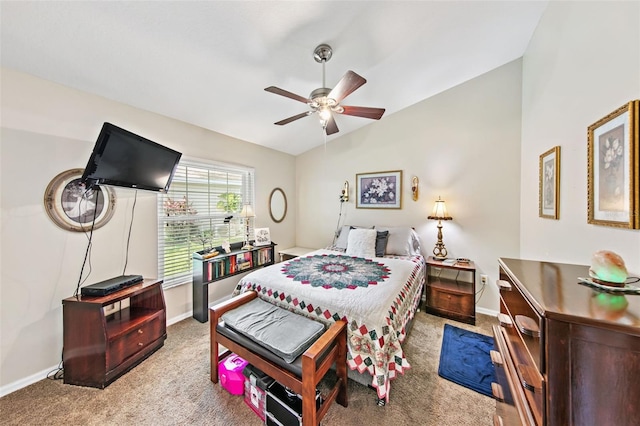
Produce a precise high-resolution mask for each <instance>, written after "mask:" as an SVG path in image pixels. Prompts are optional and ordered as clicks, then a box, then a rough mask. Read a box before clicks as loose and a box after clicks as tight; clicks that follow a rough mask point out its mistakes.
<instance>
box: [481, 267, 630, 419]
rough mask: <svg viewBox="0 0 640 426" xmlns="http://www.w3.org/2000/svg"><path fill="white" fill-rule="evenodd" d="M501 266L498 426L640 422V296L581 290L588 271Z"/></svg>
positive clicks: (496, 356)
mask: <svg viewBox="0 0 640 426" xmlns="http://www.w3.org/2000/svg"><path fill="white" fill-rule="evenodd" d="M498 263H499V267H500V279H499V280H498V286H499V288H500V315H499V321H500V325H499V326H494V329H493V332H494V337H495V340H496V351H493V352H492V354H491V356H492V360H493V362H494V365H495V367H496V377H497V380H498V383H494V386H493V392H494V395H495V396H496V399H497V400H498V402H497V403H496V413H495V416H494V423H495V424H496V425H503V424H504V425H520V424H524V425H538V426H539V425H563V426H564V425H580V426H583V425H616V426H621V425H638V424H640V296H634V295H628V296H619V295H611V294H607V293H602V292H597V291H595V290H592V289H590V288H588V287H586V286H584V285H581V284H578V280H577V278H578V277H588V269H589V268H588V267H587V266H582V265H569V264H562V263H553V262H539V261H531V260H520V259H507V258H500V259H499V260H498Z"/></svg>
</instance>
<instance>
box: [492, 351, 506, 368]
mask: <svg viewBox="0 0 640 426" xmlns="http://www.w3.org/2000/svg"><path fill="white" fill-rule="evenodd" d="M489 355H490V356H491V363H492V364H493V365H502V364H503V363H504V362H503V361H502V355H500V352H498V351H494V350H490V351H489Z"/></svg>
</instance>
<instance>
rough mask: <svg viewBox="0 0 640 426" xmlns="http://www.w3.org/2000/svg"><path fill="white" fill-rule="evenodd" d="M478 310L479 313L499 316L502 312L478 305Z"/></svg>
mask: <svg viewBox="0 0 640 426" xmlns="http://www.w3.org/2000/svg"><path fill="white" fill-rule="evenodd" d="M476 312H477V313H479V314H484V315H490V316H492V317H497V316H498V314H499V313H500V312H498V311H494V310H493V309H487V308H481V307H479V306H476Z"/></svg>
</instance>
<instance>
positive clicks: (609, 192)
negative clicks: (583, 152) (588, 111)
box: [587, 100, 640, 229]
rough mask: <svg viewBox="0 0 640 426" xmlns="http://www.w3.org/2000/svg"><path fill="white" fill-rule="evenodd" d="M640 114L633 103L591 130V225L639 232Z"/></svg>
mask: <svg viewBox="0 0 640 426" xmlns="http://www.w3.org/2000/svg"><path fill="white" fill-rule="evenodd" d="M639 111H640V100H634V101H631V102H629V103H628V104H626V105H623V106H622V107H620V108H618V109H617V110H615V111H613V112H612V113H610V114H609V115H607V116H606V117H604V118H602V119H600V120H598V121H597V122H595V123H593V124H592V125H591V126H589V127H588V131H587V134H588V166H587V176H588V178H587V180H588V182H587V186H588V198H589V200H588V214H587V222H588V223H592V224H595V225H604V226H614V227H619V228H631V229H640V195H638V192H639V191H640V170H639V169H640V167H639V164H638V163H639V162H640V160H639V159H638V156H639V155H640V151H639V148H640V147H639V144H638V139H640V136H639V132H640V123H639V121H640V118H639V114H640V112H639Z"/></svg>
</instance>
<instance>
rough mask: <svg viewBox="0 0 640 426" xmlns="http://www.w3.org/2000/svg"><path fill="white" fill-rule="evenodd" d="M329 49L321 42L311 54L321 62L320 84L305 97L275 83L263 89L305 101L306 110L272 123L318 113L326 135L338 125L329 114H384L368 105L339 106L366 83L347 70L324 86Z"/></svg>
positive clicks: (375, 117) (281, 123) (373, 117)
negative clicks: (331, 87) (331, 85)
mask: <svg viewBox="0 0 640 426" xmlns="http://www.w3.org/2000/svg"><path fill="white" fill-rule="evenodd" d="M332 54H333V51H332V49H331V46H329V45H328V44H321V45H319V46H318V47H316V49H315V50H314V52H313V57H314V59H315V60H316V62H318V63H321V64H322V87H320V88H318V89H315V90H314V91H313V92H311V94H310V95H309V97H308V98H305V97H303V96H300V95H296V94H295V93H292V92H289V91H287V90H284V89H280V88H278V87H275V86H269V87H267V88H266V89H264V90H266V91H267V92H271V93H274V94H276V95H280V96H284V97H286V98H289V99H293V100H295V101H298V102H302V103H305V104H307V105H308V106H309V109H310V110H309V111H308V112H306V113H302V114H297V115H294V116H292V117H289V118H285V119H284V120H280V121H278V122H276V123H275V124H277V125H284V124H288V123H291V122H292V121H295V120H298V119H300V118H302V117H306V116H309V115H311V114H313V113H316V112H317V113H318V118H319V119H320V124H321V125H322V128H323V130H324V131H325V134H326V135H332V134H334V133H337V132H338V131H339V130H338V126H337V125H336V121H335V118H334V116H333V113H336V114H344V115H352V116H356V117H363V118H369V119H373V120H379V119H380V118H381V117H382V114H384V108H369V107H359V106H357V107H354V106H346V105H345V106H342V105H340V103H341V102H342V101H343V100H344V98H346V97H347V96H349V94H350V93H352V92H353V91H354V90H356V89H357V88H358V87H360V86H362V85H363V84H365V83H366V82H367V80H365V79H364V78H363V77H361V76H359V75H358V74H356V73H355V72H353V71H347V73H346V74H345V75H344V76H343V77H342V78H341V79H340V81H338V83H337V84H336V85H335V86H334V88H333V89H329V88H327V87H326V83H325V69H324V68H325V64H326V62H327V61H328V60H329V59H331V56H332Z"/></svg>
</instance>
